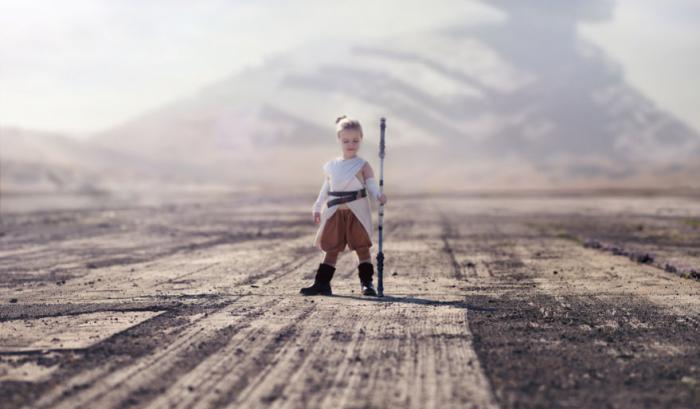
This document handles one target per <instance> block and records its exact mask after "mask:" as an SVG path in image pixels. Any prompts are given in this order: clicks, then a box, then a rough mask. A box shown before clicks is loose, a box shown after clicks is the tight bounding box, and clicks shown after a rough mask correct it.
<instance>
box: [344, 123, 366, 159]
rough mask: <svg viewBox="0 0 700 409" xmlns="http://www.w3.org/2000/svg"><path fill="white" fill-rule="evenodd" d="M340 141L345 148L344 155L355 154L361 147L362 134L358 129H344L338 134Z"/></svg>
mask: <svg viewBox="0 0 700 409" xmlns="http://www.w3.org/2000/svg"><path fill="white" fill-rule="evenodd" d="M338 142H339V143H340V146H341V148H342V149H343V156H345V157H351V156H355V154H357V151H358V150H359V149H360V142H362V134H361V133H360V131H359V130H358V129H343V130H342V131H340V133H339V134H338Z"/></svg>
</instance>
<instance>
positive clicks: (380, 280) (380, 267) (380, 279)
mask: <svg viewBox="0 0 700 409" xmlns="http://www.w3.org/2000/svg"><path fill="white" fill-rule="evenodd" d="M379 129H380V130H381V133H380V136H379V158H380V162H379V193H380V194H383V193H384V129H386V120H385V119H384V118H381V120H380V121H379ZM383 225H384V204H381V203H380V204H379V251H378V252H377V295H378V296H379V297H383V296H384V253H383V252H382V226H383Z"/></svg>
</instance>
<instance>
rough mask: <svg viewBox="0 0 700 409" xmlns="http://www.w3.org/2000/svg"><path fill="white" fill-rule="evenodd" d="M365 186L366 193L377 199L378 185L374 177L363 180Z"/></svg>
mask: <svg viewBox="0 0 700 409" xmlns="http://www.w3.org/2000/svg"><path fill="white" fill-rule="evenodd" d="M365 184H366V185H367V191H368V192H369V194H370V195H371V196H372V197H373V198H375V199H377V200H378V199H379V195H380V194H381V193H379V185H378V184H377V180H376V179H375V178H374V177H369V178H367V179H366V180H365Z"/></svg>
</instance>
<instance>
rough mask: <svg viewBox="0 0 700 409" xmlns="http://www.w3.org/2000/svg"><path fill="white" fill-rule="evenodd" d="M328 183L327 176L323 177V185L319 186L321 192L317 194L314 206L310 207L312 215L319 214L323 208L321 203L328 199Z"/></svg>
mask: <svg viewBox="0 0 700 409" xmlns="http://www.w3.org/2000/svg"><path fill="white" fill-rule="evenodd" d="M330 186H331V185H330V183H329V181H328V175H326V176H325V178H324V180H323V185H322V186H321V190H320V191H319V192H318V197H317V198H316V202H314V205H313V207H312V211H313V213H320V212H321V208H322V207H323V203H324V202H325V201H326V199H327V198H328V191H329V190H330Z"/></svg>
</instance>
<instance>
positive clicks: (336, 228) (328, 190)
mask: <svg viewBox="0 0 700 409" xmlns="http://www.w3.org/2000/svg"><path fill="white" fill-rule="evenodd" d="M335 123H336V124H337V126H336V135H337V138H338V142H339V143H340V146H341V148H342V152H343V154H342V156H338V157H336V158H334V159H331V160H329V161H328V162H326V163H325V164H324V165H323V171H324V174H325V180H324V182H323V186H322V187H321V191H320V192H319V193H318V198H317V199H316V202H315V203H314V205H313V208H312V211H313V217H314V223H316V224H319V225H320V226H319V228H318V231H317V232H316V238H315V239H314V245H315V246H316V247H317V248H318V249H320V250H322V251H324V252H325V256H324V258H323V262H322V263H320V264H319V266H318V270H317V271H316V277H315V278H314V283H313V285H311V286H310V287H305V288H302V289H301V291H300V292H301V293H302V294H304V295H316V294H323V295H331V294H332V291H331V284H330V282H331V279H332V278H333V273H334V272H335V264H336V262H337V261H338V255H339V254H340V253H341V252H342V251H344V250H345V246H346V244H347V246H348V248H349V249H350V250H351V251H352V250H354V251H355V252H356V253H357V259H358V265H357V270H358V275H359V277H360V283H361V291H362V294H363V295H377V292H376V291H375V290H374V286H373V285H372V275H373V274H374V266H373V265H372V257H371V256H370V249H369V248H370V247H371V246H372V239H371V237H372V216H371V209H370V203H369V197H368V194H369V196H371V197H373V198H375V199H377V200H379V202H380V203H381V204H384V203H386V202H387V197H386V195H385V194H383V193H380V192H379V185H378V184H377V181H376V180H375V178H374V172H373V171H372V167H371V166H370V164H369V162H367V161H366V160H364V159H362V158H361V157H359V156H357V151H358V150H359V149H360V142H362V136H363V135H362V126H361V125H360V122H359V121H357V120H356V119H350V118H348V117H347V116H345V115H342V116H340V117H338V118H337V119H336V120H335ZM329 196H330V198H329ZM327 199H328V201H327V202H326V200H327Z"/></svg>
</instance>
